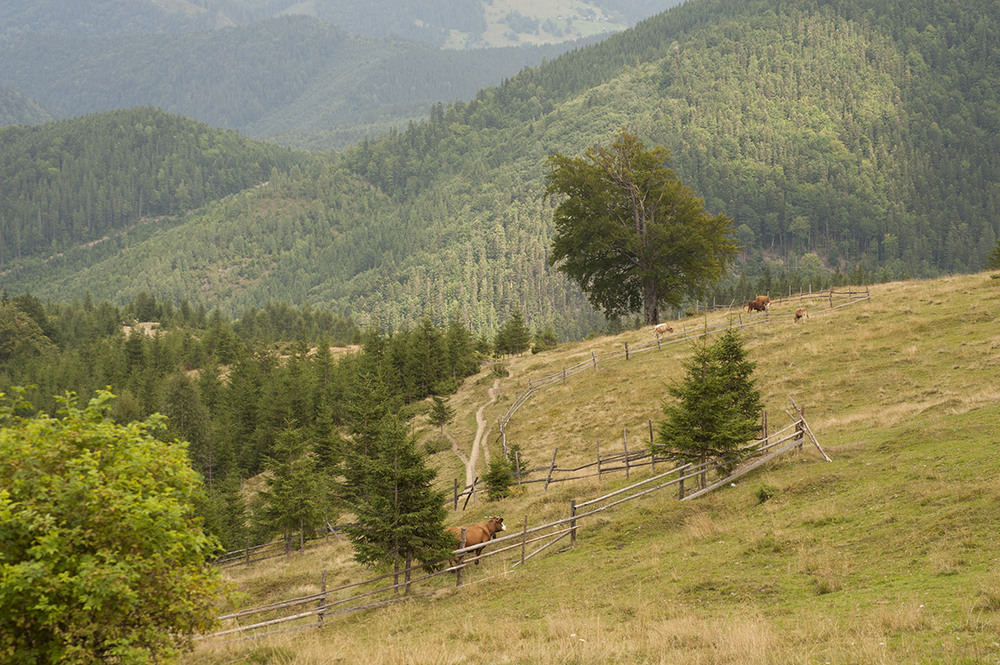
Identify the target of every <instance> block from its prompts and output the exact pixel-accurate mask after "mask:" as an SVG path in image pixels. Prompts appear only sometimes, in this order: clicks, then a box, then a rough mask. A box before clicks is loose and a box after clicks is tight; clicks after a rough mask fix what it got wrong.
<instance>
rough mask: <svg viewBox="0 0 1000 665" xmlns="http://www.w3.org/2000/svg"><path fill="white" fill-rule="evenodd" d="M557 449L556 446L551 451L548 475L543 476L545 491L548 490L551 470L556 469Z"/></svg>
mask: <svg viewBox="0 0 1000 665" xmlns="http://www.w3.org/2000/svg"><path fill="white" fill-rule="evenodd" d="M558 452H559V449H558V448H556V449H555V450H553V451H552V464H551V465H550V466H549V475H548V476H547V477H546V478H545V491H546V492H547V491H548V490H549V483H550V482H552V472H553V471H555V470H556V453H558Z"/></svg>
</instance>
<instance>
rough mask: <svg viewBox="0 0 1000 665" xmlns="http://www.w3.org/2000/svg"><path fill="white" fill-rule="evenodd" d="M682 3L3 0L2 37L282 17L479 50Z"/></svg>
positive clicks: (593, 27)
mask: <svg viewBox="0 0 1000 665" xmlns="http://www.w3.org/2000/svg"><path fill="white" fill-rule="evenodd" d="M678 3H679V0H588V1H581V0H542V1H541V2H535V3H532V4H530V5H526V4H524V3H520V2H511V0H405V1H404V0H368V1H367V2H364V3H359V2H353V1H352V0H311V1H310V2H300V1H299V0H76V1H75V2H72V3H68V4H67V3H65V2H62V1H61V0H7V1H6V2H4V3H2V4H0V38H2V37H7V36H12V35H17V34H27V33H34V34H48V35H62V36H68V35H72V36H110V35H122V34H136V33H156V32H198V31H205V30H213V29H219V28H224V27H229V26H235V25H249V24H251V23H257V22H260V21H266V20H268V19H272V18H275V17H276V16H279V15H282V14H301V15H308V16H314V17H317V18H321V19H324V20H326V21H328V22H330V23H333V24H335V25H338V26H340V27H342V28H344V29H345V30H347V31H348V32H352V33H355V34H364V35H371V36H375V37H403V38H406V39H413V40H419V41H423V42H426V43H429V44H434V45H436V46H441V45H444V44H446V43H448V44H450V45H451V46H452V47H455V46H461V45H466V44H468V45H474V46H475V47H477V48H481V47H484V46H486V47H488V46H501V45H509V44H511V43H515V44H516V43H521V42H523V43H531V44H539V43H552V42H558V41H572V40H575V39H579V38H580V37H586V36H590V35H592V34H595V33H599V32H613V31H617V30H620V29H622V28H623V27H625V26H627V25H632V24H634V23H635V22H636V21H639V20H641V19H643V18H646V17H648V16H652V15H653V14H656V13H657V12H660V11H663V10H664V9H666V8H668V7H671V6H673V5H676V4H678Z"/></svg>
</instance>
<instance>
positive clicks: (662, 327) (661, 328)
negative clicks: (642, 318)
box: [653, 323, 674, 337]
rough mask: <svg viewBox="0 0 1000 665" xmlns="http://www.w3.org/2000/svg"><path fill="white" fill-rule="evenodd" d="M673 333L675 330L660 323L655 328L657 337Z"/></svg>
mask: <svg viewBox="0 0 1000 665" xmlns="http://www.w3.org/2000/svg"><path fill="white" fill-rule="evenodd" d="M673 331H674V329H673V328H671V327H670V326H668V325H667V324H666V323H660V324H659V325H656V326H653V333H655V334H656V336H657V337H659V336H660V335H663V334H665V333H672V332H673Z"/></svg>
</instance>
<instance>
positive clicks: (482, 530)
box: [448, 515, 507, 566]
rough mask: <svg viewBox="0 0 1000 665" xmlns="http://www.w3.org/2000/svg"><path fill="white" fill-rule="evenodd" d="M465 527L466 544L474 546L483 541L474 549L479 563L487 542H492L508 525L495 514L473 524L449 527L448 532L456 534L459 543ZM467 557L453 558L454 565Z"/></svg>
mask: <svg viewBox="0 0 1000 665" xmlns="http://www.w3.org/2000/svg"><path fill="white" fill-rule="evenodd" d="M463 528H464V529H465V546H466V547H472V546H473V545H479V544H480V543H482V547H477V548H476V549H474V550H472V552H473V554H474V555H475V559H476V565H477V566H478V565H479V555H481V554H482V553H483V549H484V548H485V547H486V543H488V542H490V541H491V540H493V539H494V538H496V535H497V532H498V531H504V530H505V529H506V528H507V526H506V525H505V524H504V523H503V518H502V517H500V516H499V515H494V516H493V517H490V518H489V519H488V520H486V521H485V522H480V523H479V524H473V525H471V526H466V527H461V526H456V527H452V528H450V529H448V533H453V534H455V541H456V542H457V543H459V544H461V542H462V529H463ZM464 557H465V555H464V554H463V555H462V556H459V557H457V558H456V559H452V565H455V564H456V563H461V562H462V559H463V558H464Z"/></svg>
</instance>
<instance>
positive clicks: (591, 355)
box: [590, 351, 597, 372]
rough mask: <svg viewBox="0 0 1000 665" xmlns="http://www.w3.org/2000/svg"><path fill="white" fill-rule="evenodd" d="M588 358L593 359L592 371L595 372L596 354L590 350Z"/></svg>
mask: <svg viewBox="0 0 1000 665" xmlns="http://www.w3.org/2000/svg"><path fill="white" fill-rule="evenodd" d="M590 358H591V359H592V360H593V361H594V371H595V372H596V371H597V355H596V354H595V353H594V352H593V351H591V352H590Z"/></svg>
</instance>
